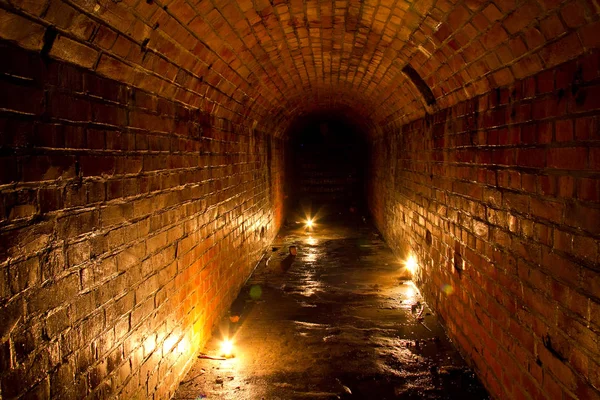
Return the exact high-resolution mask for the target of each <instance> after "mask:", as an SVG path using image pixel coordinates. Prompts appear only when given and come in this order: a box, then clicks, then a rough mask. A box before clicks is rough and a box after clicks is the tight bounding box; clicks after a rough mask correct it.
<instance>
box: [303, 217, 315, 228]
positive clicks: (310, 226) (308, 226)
mask: <svg viewBox="0 0 600 400" xmlns="http://www.w3.org/2000/svg"><path fill="white" fill-rule="evenodd" d="M313 224H314V221H313V219H312V218H308V219H307V220H306V222H305V225H306V227H307V228H312V227H313Z"/></svg>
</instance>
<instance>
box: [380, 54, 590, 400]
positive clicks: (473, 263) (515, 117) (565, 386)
mask: <svg viewBox="0 0 600 400" xmlns="http://www.w3.org/2000/svg"><path fill="white" fill-rule="evenodd" d="M599 78H600V52H597V51H596V52H592V53H590V54H588V55H587V56H584V57H582V58H579V59H577V60H574V61H571V62H568V63H566V64H562V65H559V66H558V67H555V68H552V69H549V70H546V71H544V72H540V73H538V74H536V75H534V76H532V77H530V78H527V79H524V80H520V81H517V82H515V83H514V84H511V85H510V86H505V87H502V88H499V89H497V90H494V91H491V92H489V93H487V94H485V95H482V96H478V97H475V98H473V99H471V100H469V101H466V102H462V103H459V104H457V105H456V106H453V107H451V108H447V109H444V110H442V111H438V112H436V113H435V114H433V115H431V116H428V117H426V118H424V119H420V120H417V121H414V122H412V123H410V124H407V125H404V126H403V127H401V128H400V129H397V130H390V131H388V132H387V133H386V134H384V135H382V136H380V137H378V138H377V139H376V140H375V141H374V142H373V143H372V154H374V157H373V158H372V161H371V168H372V173H373V174H372V176H371V186H370V207H371V210H372V212H373V215H374V217H375V220H376V223H377V225H378V226H379V228H380V229H381V230H382V232H383V233H384V236H385V237H386V239H387V240H388V243H390V244H391V245H392V246H393V247H395V250H396V251H397V252H398V253H399V254H400V255H402V256H406V255H407V254H408V253H409V252H412V253H414V254H415V255H416V256H417V257H418V260H419V265H420V269H419V271H418V272H417V274H416V280H417V281H418V283H419V284H420V287H421V288H422V290H423V292H424V295H425V296H426V298H427V300H428V301H429V302H430V303H431V305H432V306H433V307H434V308H435V310H437V312H438V313H439V314H440V316H441V317H442V318H443V320H444V322H445V325H446V327H447V330H448V333H449V334H450V336H451V337H452V338H453V339H454V340H455V341H456V343H457V344H458V346H459V347H460V348H461V350H462V351H463V353H464V354H465V355H466V357H467V359H468V360H470V361H471V362H472V363H473V364H474V366H475V368H476V370H477V371H478V372H479V374H480V376H481V378H482V380H483V381H484V383H485V385H486V386H487V388H488V389H489V390H490V392H491V393H492V394H493V396H494V397H496V398H518V399H521V398H523V399H529V398H531V399H538V398H552V399H560V398H572V397H575V398H580V399H591V398H598V397H600V365H599V362H600V361H599V360H600V348H599V347H598V343H599V336H598V334H599V333H600V257H599V239H600V79H599ZM402 243H407V244H408V245H407V246H403V245H402Z"/></svg>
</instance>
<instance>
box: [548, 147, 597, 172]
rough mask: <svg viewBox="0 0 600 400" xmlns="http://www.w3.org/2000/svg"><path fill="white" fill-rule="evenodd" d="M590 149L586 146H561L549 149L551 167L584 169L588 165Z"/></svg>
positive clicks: (549, 164)
mask: <svg viewBox="0 0 600 400" xmlns="http://www.w3.org/2000/svg"><path fill="white" fill-rule="evenodd" d="M587 159H588V149H587V148H585V147H559V148H553V149H548V153H547V165H548V167H549V168H558V169H570V170H582V169H586V167H587Z"/></svg>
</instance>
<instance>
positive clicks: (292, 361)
mask: <svg viewBox="0 0 600 400" xmlns="http://www.w3.org/2000/svg"><path fill="white" fill-rule="evenodd" d="M272 246H273V248H272V251H270V252H269V253H268V254H266V255H265V257H264V258H263V260H262V261H261V262H260V264H259V265H258V267H257V268H256V270H255V272H254V274H253V275H252V276H251V277H250V279H249V280H248V282H247V284H246V285H245V286H244V287H243V288H242V290H241V292H240V294H239V297H238V298H237V299H236V301H235V302H234V303H233V305H232V307H231V311H230V315H229V316H227V317H226V318H224V319H223V321H221V323H220V324H219V326H218V327H217V328H215V332H214V333H213V337H212V339H211V340H210V341H209V342H208V344H207V346H206V348H205V349H204V353H205V354H207V355H209V356H219V355H220V346H221V340H222V339H223V338H224V337H230V338H232V340H233V342H234V349H233V352H234V357H233V358H228V359H226V360H211V359H198V360H197V361H196V362H195V364H194V365H193V367H192V368H191V369H190V371H189V372H188V374H187V376H186V378H185V379H184V380H183V381H182V383H181V384H180V386H179V389H178V390H177V392H176V393H175V396H174V399H176V400H183V399H236V400H237V399H378V400H382V399H488V395H487V393H486V391H485V389H484V388H483V387H482V385H481V384H480V383H479V381H478V379H477V378H476V377H475V376H474V374H473V372H472V371H471V370H470V369H469V368H468V367H467V366H466V364H465V362H464V361H463V360H462V358H461V357H460V355H459V353H458V352H457V350H456V349H455V348H454V347H453V345H452V343H451V342H450V341H449V339H448V338H447V337H446V335H445V333H444V330H443V328H442V326H441V325H440V324H439V322H438V319H437V318H436V316H435V315H433V313H432V312H431V310H430V309H429V308H428V307H427V305H426V304H425V303H424V301H423V299H422V298H421V296H420V294H419V292H418V290H417V288H416V287H415V286H414V285H413V284H412V282H411V281H410V280H409V278H410V277H409V276H408V275H407V272H406V269H405V268H404V266H403V264H402V263H401V262H400V261H399V260H398V259H397V258H396V257H395V256H394V255H393V254H392V252H391V250H390V249H389V248H388V247H387V245H386V244H385V242H384V241H383V240H382V238H381V236H380V235H379V234H378V233H377V231H376V230H375V229H374V228H373V227H372V226H371V225H369V224H368V222H364V221H363V220H362V218H360V217H353V218H343V219H342V218H338V219H337V220H329V221H319V222H318V223H316V225H315V227H314V228H313V229H312V230H307V229H306V228H305V226H304V224H302V223H301V220H300V219H299V221H298V223H296V222H291V223H289V224H288V225H287V226H286V227H284V228H283V229H282V231H281V232H280V234H279V235H278V237H277V238H276V240H275V242H274V243H273V245H272ZM290 246H296V249H297V254H296V255H295V256H294V255H291V254H290V251H289V249H290ZM238 316H239V320H237V322H232V321H236V319H237V318H236V317H238Z"/></svg>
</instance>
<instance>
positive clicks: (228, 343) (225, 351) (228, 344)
mask: <svg viewBox="0 0 600 400" xmlns="http://www.w3.org/2000/svg"><path fill="white" fill-rule="evenodd" d="M232 354H233V341H232V340H231V339H225V340H223V341H222V342H221V355H223V356H225V357H231V355H232Z"/></svg>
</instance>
